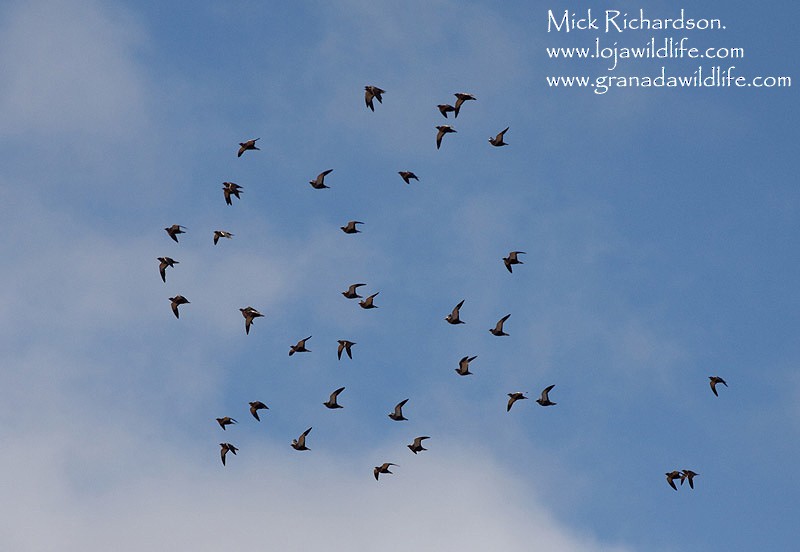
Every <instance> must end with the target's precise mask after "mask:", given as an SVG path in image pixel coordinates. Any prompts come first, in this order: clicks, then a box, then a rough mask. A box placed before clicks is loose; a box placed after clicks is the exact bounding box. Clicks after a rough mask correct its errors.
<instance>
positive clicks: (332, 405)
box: [322, 387, 344, 408]
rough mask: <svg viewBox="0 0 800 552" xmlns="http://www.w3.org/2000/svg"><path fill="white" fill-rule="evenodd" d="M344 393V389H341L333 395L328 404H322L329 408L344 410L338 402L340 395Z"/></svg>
mask: <svg viewBox="0 0 800 552" xmlns="http://www.w3.org/2000/svg"><path fill="white" fill-rule="evenodd" d="M342 391H344V387H340V388H339V389H337V390H336V391H334V392H333V393H331V396H330V398H329V399H328V400H327V402H324V403H322V404H324V405H325V406H327V407H328V408H342V406H341V405H340V404H339V403H338V402H336V399H337V398H338V397H339V393H341V392H342Z"/></svg>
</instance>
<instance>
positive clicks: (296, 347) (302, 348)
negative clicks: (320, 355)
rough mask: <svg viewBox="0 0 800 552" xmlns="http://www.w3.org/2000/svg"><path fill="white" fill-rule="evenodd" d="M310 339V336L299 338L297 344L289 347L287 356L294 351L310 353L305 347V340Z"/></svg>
mask: <svg viewBox="0 0 800 552" xmlns="http://www.w3.org/2000/svg"><path fill="white" fill-rule="evenodd" d="M309 339H311V336H308V337H307V338H305V339H301V340H300V341H298V342H297V345H292V346H291V347H289V356H292V355H293V354H295V353H310V352H311V349H306V341H308V340H309Z"/></svg>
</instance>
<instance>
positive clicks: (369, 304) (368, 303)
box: [358, 291, 380, 309]
mask: <svg viewBox="0 0 800 552" xmlns="http://www.w3.org/2000/svg"><path fill="white" fill-rule="evenodd" d="M379 293H380V291H378V292H375V293H373V294H372V295H370V296H369V297H367V298H366V299H364V300H363V301H359V302H358V304H359V306H360V307H361V308H362V309H377V308H378V306H377V305H374V304H373V301H375V297H377V296H378V294H379Z"/></svg>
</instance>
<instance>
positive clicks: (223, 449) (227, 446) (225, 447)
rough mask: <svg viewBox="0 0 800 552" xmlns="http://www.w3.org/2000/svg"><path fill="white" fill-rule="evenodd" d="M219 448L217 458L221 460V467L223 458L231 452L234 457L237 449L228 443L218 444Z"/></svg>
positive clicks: (223, 461)
mask: <svg viewBox="0 0 800 552" xmlns="http://www.w3.org/2000/svg"><path fill="white" fill-rule="evenodd" d="M219 446H220V451H219V456H220V458H222V465H223V466H224V465H225V456H226V455H227V454H228V452H232V453H233V454H234V455H235V454H236V451H237V450H239V449H238V448H236V447H235V446H233V445H232V444H230V443H220V444H219Z"/></svg>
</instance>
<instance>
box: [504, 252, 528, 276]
mask: <svg viewBox="0 0 800 552" xmlns="http://www.w3.org/2000/svg"><path fill="white" fill-rule="evenodd" d="M524 254H525V252H524V251H511V252H509V254H508V257H503V264H505V265H506V270H508V271H509V272H512V273H513V272H514V271H513V270H511V265H516V264H525V263H523V262H522V261H520V260H519V259H518V258H517V255H524Z"/></svg>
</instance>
